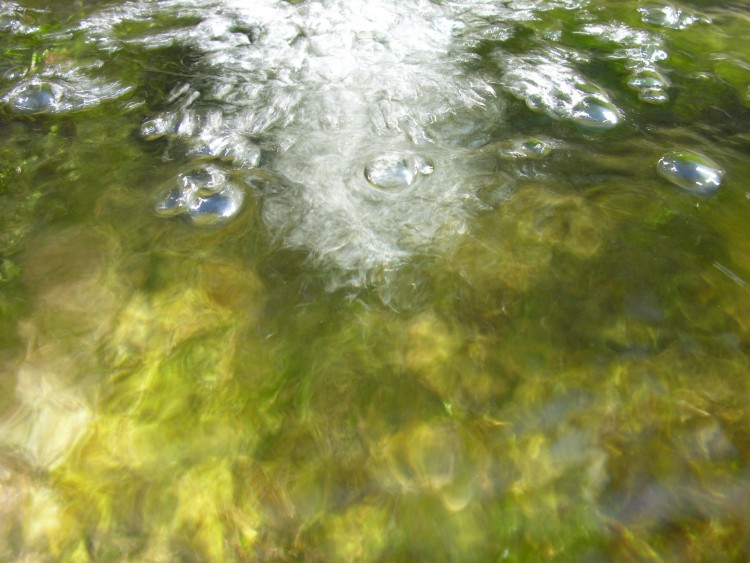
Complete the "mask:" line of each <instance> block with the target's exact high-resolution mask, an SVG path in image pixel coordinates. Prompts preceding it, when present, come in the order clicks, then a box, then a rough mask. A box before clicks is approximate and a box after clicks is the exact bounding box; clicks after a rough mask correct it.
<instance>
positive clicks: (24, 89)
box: [4, 80, 63, 114]
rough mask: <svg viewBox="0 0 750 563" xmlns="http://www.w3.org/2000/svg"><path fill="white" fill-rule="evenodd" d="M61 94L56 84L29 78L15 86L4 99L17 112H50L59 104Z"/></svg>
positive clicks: (60, 89)
mask: <svg viewBox="0 0 750 563" xmlns="http://www.w3.org/2000/svg"><path fill="white" fill-rule="evenodd" d="M62 95H63V94H62V87H61V86H60V85H58V84H55V83H52V82H44V81H40V80H30V81H28V82H26V83H25V84H21V85H20V86H19V87H17V88H15V89H14V90H13V91H12V92H11V93H9V94H8V95H7V96H6V97H5V100H4V101H5V102H6V103H8V104H9V105H10V106H11V107H12V108H13V109H14V110H15V111H17V112H18V113H26V114H40V113H52V112H54V111H56V110H57V108H58V107H59V106H60V102H61V100H62Z"/></svg>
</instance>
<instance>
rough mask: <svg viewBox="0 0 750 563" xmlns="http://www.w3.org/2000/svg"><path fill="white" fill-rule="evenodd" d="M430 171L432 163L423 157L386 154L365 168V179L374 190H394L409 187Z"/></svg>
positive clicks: (395, 153)
mask: <svg viewBox="0 0 750 563" xmlns="http://www.w3.org/2000/svg"><path fill="white" fill-rule="evenodd" d="M432 171H433V165H432V163H431V162H430V161H429V160H427V159H426V158H424V157H421V156H419V155H414V154H409V153H401V152H387V153H384V154H382V155H380V156H378V157H376V158H374V159H373V160H371V161H370V162H369V163H368V164H367V165H366V166H365V178H367V181H368V182H370V183H371V184H372V185H373V186H375V187H376V188H382V189H384V190H396V189H399V188H407V187H409V186H411V185H412V184H414V182H415V181H416V180H417V178H418V177H419V176H427V175H429V174H432Z"/></svg>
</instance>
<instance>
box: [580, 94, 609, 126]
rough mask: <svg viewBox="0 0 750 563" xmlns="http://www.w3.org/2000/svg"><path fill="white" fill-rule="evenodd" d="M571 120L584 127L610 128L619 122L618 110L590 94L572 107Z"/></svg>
mask: <svg viewBox="0 0 750 563" xmlns="http://www.w3.org/2000/svg"><path fill="white" fill-rule="evenodd" d="M571 120H572V121H573V122H574V123H577V124H578V125H583V126H584V127H589V128H593V129H611V128H612V127H615V126H616V125H617V124H618V123H620V112H619V111H618V110H617V108H616V107H615V106H614V105H612V104H610V103H609V102H606V101H604V100H600V99H598V98H596V97H593V96H590V97H587V98H585V99H584V100H582V101H581V102H579V103H578V104H576V105H575V106H574V107H573V111H572V117H571Z"/></svg>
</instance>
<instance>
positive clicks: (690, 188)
mask: <svg viewBox="0 0 750 563" xmlns="http://www.w3.org/2000/svg"><path fill="white" fill-rule="evenodd" d="M656 171H657V172H658V173H659V175H660V176H661V177H662V178H666V179H667V180H669V181H670V182H672V183H673V184H674V185H675V186H677V187H679V188H682V189H683V190H685V191H687V192H690V193H692V194H695V195H701V196H709V195H713V194H715V193H716V192H717V191H718V189H719V187H720V186H721V180H722V177H723V176H724V170H722V169H721V167H720V166H719V165H718V164H716V163H715V162H714V161H713V160H711V159H710V158H708V157H706V156H704V155H702V154H699V153H696V152H693V151H674V152H671V153H669V154H666V155H664V156H662V157H661V158H660V159H659V162H658V163H657V164H656Z"/></svg>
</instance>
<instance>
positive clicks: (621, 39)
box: [581, 23, 671, 104]
mask: <svg viewBox="0 0 750 563" xmlns="http://www.w3.org/2000/svg"><path fill="white" fill-rule="evenodd" d="M581 33H584V34H586V35H590V36H592V37H596V38H598V39H600V40H602V41H604V42H606V43H610V44H614V45H615V46H616V47H617V48H616V50H615V51H614V52H613V53H612V54H611V55H610V57H611V58H612V59H613V60H617V61H622V63H623V64H624V65H625V67H626V68H627V70H628V78H627V84H628V87H629V88H631V89H633V90H635V91H636V92H638V98H639V99H640V100H641V101H642V102H646V103H648V104H664V103H666V102H668V101H669V94H668V89H669V87H670V86H671V84H670V81H669V79H668V78H667V76H666V75H665V74H664V72H663V71H662V70H661V69H660V68H659V62H660V61H663V60H665V59H666V58H667V57H668V54H667V52H666V50H665V49H664V45H663V41H662V39H661V38H660V37H659V36H658V35H657V34H654V33H651V32H648V31H644V30H640V29H635V28H632V27H629V26H627V25H624V24H616V23H607V24H589V25H586V26H584V27H583V28H582V29H581Z"/></svg>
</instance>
